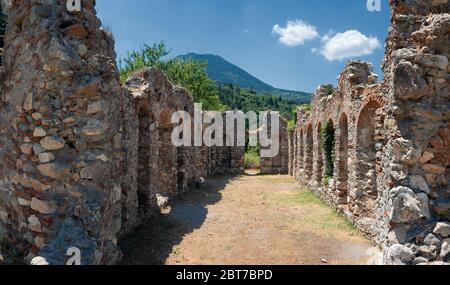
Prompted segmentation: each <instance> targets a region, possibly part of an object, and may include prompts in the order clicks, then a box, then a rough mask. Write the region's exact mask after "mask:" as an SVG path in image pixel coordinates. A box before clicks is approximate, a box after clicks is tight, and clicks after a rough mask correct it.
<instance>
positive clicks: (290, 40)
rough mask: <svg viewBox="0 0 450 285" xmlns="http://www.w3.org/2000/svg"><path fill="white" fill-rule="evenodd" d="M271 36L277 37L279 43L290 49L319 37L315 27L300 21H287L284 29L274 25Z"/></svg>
mask: <svg viewBox="0 0 450 285" xmlns="http://www.w3.org/2000/svg"><path fill="white" fill-rule="evenodd" d="M272 34H273V35H277V36H279V37H280V38H279V41H280V42H281V43H282V44H285V45H287V46H290V47H295V46H300V45H303V44H304V43H305V42H306V41H308V40H312V39H315V38H317V37H318V36H319V33H318V32H317V28H316V27H314V26H312V25H310V24H308V23H306V22H304V21H301V20H295V21H288V22H287V24H286V27H284V28H283V27H281V26H280V25H275V26H274V27H273V29H272Z"/></svg>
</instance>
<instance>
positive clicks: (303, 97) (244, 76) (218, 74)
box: [177, 52, 311, 103]
mask: <svg viewBox="0 0 450 285" xmlns="http://www.w3.org/2000/svg"><path fill="white" fill-rule="evenodd" d="M177 58H180V59H192V60H198V61H206V62H207V63H208V68H207V70H206V71H207V73H208V76H209V77H210V78H211V79H212V80H214V81H215V82H216V83H217V84H219V85H224V84H233V85H236V86H240V87H242V88H249V89H253V90H255V91H258V92H261V93H269V94H273V95H277V96H280V97H282V98H283V99H289V100H293V101H296V102H298V103H309V101H310V99H311V94H309V93H305V92H298V91H290V90H281V89H277V88H275V87H273V86H271V85H269V84H267V83H265V82H263V81H261V80H259V79H258V78H256V77H255V76H253V75H251V74H250V73H248V72H247V71H245V70H243V69H242V68H240V67H238V66H236V65H234V64H232V63H230V62H229V61H227V60H225V59H224V58H222V57H220V56H218V55H214V54H197V53H193V52H191V53H188V54H185V55H180V56H178V57H177Z"/></svg>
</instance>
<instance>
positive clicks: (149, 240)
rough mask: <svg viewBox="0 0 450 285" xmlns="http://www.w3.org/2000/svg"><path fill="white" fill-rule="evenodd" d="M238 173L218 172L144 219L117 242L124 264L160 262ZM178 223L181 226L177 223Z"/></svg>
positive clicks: (202, 219) (200, 222)
mask: <svg viewBox="0 0 450 285" xmlns="http://www.w3.org/2000/svg"><path fill="white" fill-rule="evenodd" d="M237 177H238V176H233V175H220V176H218V177H215V178H219V179H212V180H210V181H208V182H207V185H206V187H203V188H196V189H193V190H191V191H190V192H189V193H187V194H184V195H182V196H180V197H179V198H178V199H177V200H176V201H175V202H174V204H173V205H172V210H171V211H170V213H168V214H165V215H158V216H155V217H153V218H152V219H150V220H149V221H147V222H146V223H145V224H144V225H143V226H142V227H141V228H139V229H138V230H136V231H135V232H134V233H133V234H132V235H130V236H129V237H127V238H125V239H124V240H122V241H121V242H120V244H119V245H120V248H121V249H122V252H123V255H124V256H123V259H122V261H121V264H124V265H163V264H165V261H166V259H167V258H168V257H169V256H170V254H172V253H173V252H174V249H175V248H176V246H177V245H178V244H180V242H181V241H182V240H183V238H184V236H186V235H187V234H189V233H192V232H193V231H194V230H196V229H199V228H200V227H201V226H202V225H203V223H204V222H205V220H206V217H207V215H208V209H207V206H209V205H214V204H216V203H218V202H219V201H220V200H221V199H222V195H221V191H222V190H224V189H225V187H226V185H227V184H228V183H230V182H231V181H232V180H234V179H236V178H237ZM180 224H181V226H180Z"/></svg>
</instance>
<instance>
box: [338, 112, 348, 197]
mask: <svg viewBox="0 0 450 285" xmlns="http://www.w3.org/2000/svg"><path fill="white" fill-rule="evenodd" d="M338 136H339V137H338V139H337V146H336V149H337V155H336V165H335V172H336V181H337V183H336V188H337V191H338V196H339V204H341V205H342V204H347V202H348V177H349V176H348V118H347V114H345V113H342V115H341V117H340V118H339V127H338Z"/></svg>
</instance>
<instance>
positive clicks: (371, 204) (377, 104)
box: [354, 96, 384, 216]
mask: <svg viewBox="0 0 450 285" xmlns="http://www.w3.org/2000/svg"><path fill="white" fill-rule="evenodd" d="M383 104H384V99H382V98H380V96H373V97H370V98H368V99H367V100H366V101H365V104H364V105H363V107H362V108H361V111H360V112H359V117H358V121H357V126H356V156H355V159H356V168H355V172H356V173H355V177H356V178H357V180H358V185H355V187H356V188H357V192H358V193H357V194H356V197H358V198H359V201H354V202H355V203H356V204H357V205H359V207H357V212H359V213H357V214H364V215H366V216H373V211H372V209H374V208H375V207H376V200H377V197H378V192H377V174H376V165H377V150H376V140H375V137H376V134H377V127H376V125H377V122H379V121H380V115H379V112H378V111H379V110H380V109H381V108H382V107H383Z"/></svg>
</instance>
